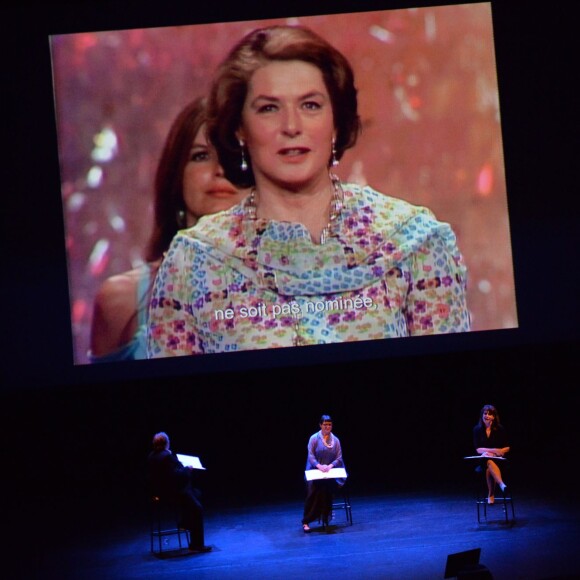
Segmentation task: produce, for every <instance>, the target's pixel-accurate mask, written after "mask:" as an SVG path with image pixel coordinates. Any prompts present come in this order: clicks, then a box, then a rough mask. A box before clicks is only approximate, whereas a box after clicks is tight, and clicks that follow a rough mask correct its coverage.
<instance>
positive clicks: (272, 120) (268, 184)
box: [149, 26, 470, 357]
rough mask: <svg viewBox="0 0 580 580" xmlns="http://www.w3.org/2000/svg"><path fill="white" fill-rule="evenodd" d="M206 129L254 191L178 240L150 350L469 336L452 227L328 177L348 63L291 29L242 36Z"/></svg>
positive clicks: (355, 123) (156, 301) (155, 301)
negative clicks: (427, 336) (457, 334)
mask: <svg viewBox="0 0 580 580" xmlns="http://www.w3.org/2000/svg"><path fill="white" fill-rule="evenodd" d="M208 128H209V137H210V140H211V142H212V143H214V144H215V146H216V149H217V150H218V154H219V157H220V161H221V163H222V165H223V167H224V169H225V171H226V175H227V176H228V179H230V180H231V181H232V182H233V183H235V184H236V185H238V186H240V187H252V188H253V189H252V191H251V193H250V195H249V196H248V197H247V198H246V200H245V201H244V202H242V203H241V204H239V205H237V206H235V207H234V208H232V209H230V210H228V211H226V212H222V213H220V214H218V215H216V216H206V217H204V218H203V219H201V220H200V221H199V223H198V224H197V225H196V226H195V227H194V228H191V229H189V230H186V231H183V232H180V233H178V234H177V235H176V236H175V238H174V240H173V242H172V244H171V247H170V249H169V250H168V252H167V256H166V258H165V260H164V261H163V264H162V265H161V268H160V269H159V274H158V276H157V280H156V283H155V288H154V291H153V297H152V300H151V310H150V334H149V356H151V357H166V356H180V355H187V354H205V353H219V352H231V351H236V350H248V349H263V348H278V347H289V346H302V345H315V344H329V343H335V342H345V341H358V340H374V339H383V338H391V337H402V336H411V335H423V334H438V333H452V332H464V331H468V330H469V328H470V317H469V312H468V309H467V305H466V298H465V285H466V270H465V266H464V264H463V260H462V257H461V255H460V253H459V250H458V249H457V245H456V240H455V235H454V233H453V231H452V230H451V227H450V226H449V225H448V224H446V223H443V222H439V221H437V220H436V219H435V217H434V216H433V214H432V213H431V211H430V210H428V209H426V208H421V207H416V206H413V205H411V204H409V203H407V202H405V201H403V200H400V199H395V198H392V197H389V196H387V195H384V194H382V193H379V192H377V191H375V190H374V189H372V188H371V187H362V186H359V185H356V184H352V183H343V182H341V181H340V180H339V179H338V177H336V176H335V175H334V174H332V173H331V172H330V168H331V167H333V166H335V165H336V164H337V163H338V162H339V160H340V159H341V157H342V155H343V153H344V151H345V150H346V149H348V148H349V147H352V146H353V145H354V144H355V142H356V140H357V136H358V133H359V129H360V119H359V116H358V112H357V96H356V89H355V86H354V75H353V71H352V69H351V66H350V64H349V63H348V61H347V60H346V58H345V57H344V56H343V55H342V54H341V53H340V52H338V51H337V50H336V49H335V48H334V47H333V46H331V45H330V44H329V43H328V42H326V41H325V40H324V39H322V38H321V37H320V36H318V35H317V34H315V33H314V32H312V31H310V30H308V29H306V28H303V27H299V26H272V27H268V28H264V29H258V30H255V31H253V32H251V33H249V34H248V35H247V36H246V37H244V38H243V39H242V40H241V41H240V42H239V43H238V44H237V45H236V46H234V48H233V49H232V51H231V52H230V54H229V55H228V56H227V57H226V59H225V61H224V62H223V63H222V64H221V66H220V67H219V68H218V70H217V73H216V75H215V77H214V84H213V87H212V90H211V93H210V97H209V104H208Z"/></svg>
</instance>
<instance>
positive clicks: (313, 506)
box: [302, 415, 345, 533]
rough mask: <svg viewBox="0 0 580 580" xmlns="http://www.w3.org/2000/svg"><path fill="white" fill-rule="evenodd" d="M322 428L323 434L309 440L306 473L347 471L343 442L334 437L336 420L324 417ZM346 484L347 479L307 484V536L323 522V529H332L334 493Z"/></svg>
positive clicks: (327, 416) (316, 434)
mask: <svg viewBox="0 0 580 580" xmlns="http://www.w3.org/2000/svg"><path fill="white" fill-rule="evenodd" d="M319 424H320V431H317V432H316V433H314V435H312V436H311V437H310V439H309V440H308V456H307V457H306V468H305V471H310V470H313V469H317V470H319V471H321V472H322V473H327V472H328V471H330V470H331V469H334V468H335V467H344V463H343V461H342V447H341V445H340V441H339V439H338V437H337V436H336V435H334V434H333V433H332V418H331V417H330V415H322V417H320V422H319ZM344 482H345V480H344V479H316V480H310V481H307V482H306V501H305V503H304V515H303V516H302V529H303V530H304V533H308V532H310V525H309V524H310V522H314V521H318V520H321V521H322V524H323V525H325V526H326V525H328V520H329V517H330V513H331V511H332V495H333V492H334V491H336V490H337V489H338V488H339V487H340V486H342V485H344Z"/></svg>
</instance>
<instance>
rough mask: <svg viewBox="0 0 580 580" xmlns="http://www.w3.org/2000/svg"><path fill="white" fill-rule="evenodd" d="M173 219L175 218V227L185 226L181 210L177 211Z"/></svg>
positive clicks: (183, 212) (183, 213)
mask: <svg viewBox="0 0 580 580" xmlns="http://www.w3.org/2000/svg"><path fill="white" fill-rule="evenodd" d="M175 217H176V218H177V225H178V226H179V227H184V226H185V211H184V210H182V209H180V210H177V215H176V216H175Z"/></svg>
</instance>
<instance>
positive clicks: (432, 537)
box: [22, 493, 580, 580]
mask: <svg viewBox="0 0 580 580" xmlns="http://www.w3.org/2000/svg"><path fill="white" fill-rule="evenodd" d="M514 499H515V510H516V521H515V523H514V524H513V525H506V524H505V520H504V515H503V512H502V507H501V506H499V505H495V506H493V507H491V508H490V509H489V511H488V523H486V524H478V522H477V513H476V507H475V502H474V500H473V498H472V497H471V496H470V495H469V494H467V495H466V494H456V493H455V494H448V493H437V494H427V493H397V494H384V495H383V494H375V495H366V496H356V495H352V496H351V503H352V514H353V525H352V526H349V525H347V522H346V517H345V513H344V511H337V512H336V514H335V518H334V520H333V522H332V524H333V525H331V527H330V528H329V529H328V531H322V530H319V529H315V528H314V529H313V531H312V532H311V533H310V534H304V533H303V531H302V527H301V524H300V519H301V514H302V503H301V502H300V501H293V502H274V503H266V502H265V503H264V504H261V505H260V504H256V503H254V504H253V505H248V506H245V507H234V508H232V507H230V508H228V509H217V508H213V509H212V508H210V509H207V510H206V519H205V532H206V543H207V544H209V545H211V546H212V548H213V550H212V552H210V553H207V554H189V553H186V554H178V553H172V552H171V551H172V549H173V548H174V547H176V543H175V544H174V543H172V542H173V539H172V538H170V539H169V541H170V543H169V544H168V545H167V546H166V549H167V550H169V554H168V556H166V557H163V558H160V557H158V556H155V555H153V554H151V553H150V543H149V521H148V518H147V513H146V510H143V512H142V513H139V515H137V516H136V515H135V514H134V513H133V514H129V513H123V511H122V510H121V511H119V510H117V509H116V510H114V511H115V513H110V514H108V513H106V510H103V509H101V508H99V510H98V513H99V515H98V516H97V515H95V518H94V521H93V522H90V521H89V522H88V523H84V524H80V523H73V522H72V521H71V522H70V525H68V526H67V525H66V522H65V521H62V519H61V522H60V526H57V527H58V529H59V531H58V532H57V533H55V534H52V535H51V538H50V541H49V542H48V543H47V544H46V546H45V547H46V549H45V550H43V551H42V552H41V553H39V551H38V550H39V548H38V547H37V548H36V551H35V552H34V554H35V556H36V557H35V558H32V559H28V560H27V561H26V562H24V561H23V562H22V564H23V569H24V568H26V565H31V564H32V565H33V566H34V568H35V570H31V573H32V575H33V576H34V577H45V578H49V577H58V578H61V579H62V578H83V579H85V580H86V579H92V578H95V579H97V578H98V579H103V578H107V579H110V578H123V579H130V578H173V579H175V578H211V579H221V578H225V579H229V578H232V579H234V578H235V579H240V578H252V579H255V578H269V579H272V578H281V579H282V578H284V579H288V578H305V577H314V578H329V579H330V578H331V579H337V578H393V579H435V578H443V576H444V570H445V564H446V561H447V556H448V555H449V554H452V553H457V552H462V551H465V550H469V549H472V548H481V560H480V562H481V563H482V564H484V565H485V566H486V567H487V568H488V569H489V571H490V572H491V574H492V575H493V578H494V579H495V580H502V579H506V580H507V579H509V580H514V579H520V578H521V579H525V580H535V579H537V580H540V579H541V580H544V579H556V578H572V577H578V575H580V550H579V549H578V546H580V518H579V516H580V511H579V509H578V505H577V503H576V502H572V501H570V500H565V499H558V500H556V499H551V500H546V499H545V498H542V497H520V498H517V497H516V498H514ZM79 501H81V500H79ZM95 507H96V506H95ZM60 508H62V506H60ZM60 508H59V506H58V505H54V506H53V507H52V510H53V515H52V517H54V518H55V521H56V519H58V518H59V509H60ZM49 511H50V510H49ZM72 511H73V512H74V510H72ZM83 511H84V515H85V516H86V515H87V512H88V511H90V510H87V508H86V505H83V504H82V503H81V504H80V505H79V511H78V513H77V517H78V518H79V519H84V518H83ZM61 513H62V512H61ZM67 513H71V512H69V511H68V510H67ZM95 514H96V511H95ZM47 517H51V516H49V515H47Z"/></svg>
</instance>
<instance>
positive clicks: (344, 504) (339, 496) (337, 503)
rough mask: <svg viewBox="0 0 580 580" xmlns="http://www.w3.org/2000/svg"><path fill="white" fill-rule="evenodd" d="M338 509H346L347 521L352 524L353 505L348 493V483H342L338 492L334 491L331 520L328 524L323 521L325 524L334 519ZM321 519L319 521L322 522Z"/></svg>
mask: <svg viewBox="0 0 580 580" xmlns="http://www.w3.org/2000/svg"><path fill="white" fill-rule="evenodd" d="M336 510H344V513H345V515H346V523H347V524H348V525H350V526H352V506H351V503H350V496H349V494H348V490H347V488H346V484H344V485H341V486H340V487H339V488H338V489H337V490H336V492H335V493H334V496H333V499H332V511H331V513H330V520H329V522H328V523H327V524H325V523H324V522H322V524H323V526H325V527H326V525H329V524H330V522H331V521H332V520H334V519H335V518H334V512H335V511H336ZM320 521H321V520H320V519H319V520H318V522H319V523H320Z"/></svg>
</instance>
